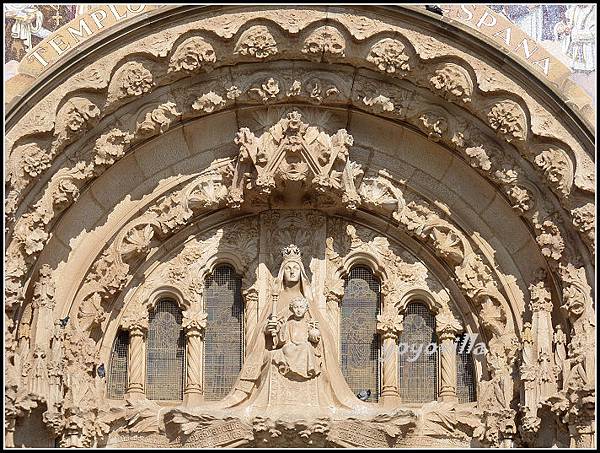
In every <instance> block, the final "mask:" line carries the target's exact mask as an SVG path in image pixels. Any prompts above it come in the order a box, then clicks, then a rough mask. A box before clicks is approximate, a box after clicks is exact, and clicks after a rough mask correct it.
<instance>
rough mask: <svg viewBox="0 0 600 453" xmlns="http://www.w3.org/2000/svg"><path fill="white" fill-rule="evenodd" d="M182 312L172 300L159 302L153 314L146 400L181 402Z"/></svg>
mask: <svg viewBox="0 0 600 453" xmlns="http://www.w3.org/2000/svg"><path fill="white" fill-rule="evenodd" d="M181 323H182V313H181V309H180V308H179V307H178V306H177V304H176V303H175V302H174V301H172V300H168V299H165V300H160V301H159V302H158V303H157V304H156V307H154V310H152V311H151V312H150V318H149V323H148V340H147V343H146V397H147V398H148V399H150V400H182V399H183V378H184V361H185V334H184V331H183V328H182V326H181Z"/></svg>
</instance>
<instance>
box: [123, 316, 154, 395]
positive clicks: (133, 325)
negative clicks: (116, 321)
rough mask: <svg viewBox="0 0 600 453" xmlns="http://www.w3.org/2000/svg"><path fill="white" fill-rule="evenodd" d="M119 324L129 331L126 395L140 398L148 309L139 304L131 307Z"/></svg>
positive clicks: (142, 393) (144, 365)
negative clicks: (134, 307) (133, 307)
mask: <svg viewBox="0 0 600 453" xmlns="http://www.w3.org/2000/svg"><path fill="white" fill-rule="evenodd" d="M121 326H122V327H123V328H124V329H125V330H128V331H129V357H128V367H127V368H128V370H127V371H128V373H127V374H128V386H127V397H128V398H130V399H141V398H144V397H145V383H146V342H145V336H146V333H147V331H148V310H146V308H145V307H140V306H138V307H137V308H136V309H132V310H131V311H130V312H129V313H128V314H127V315H125V316H124V317H123V320H122V322H121Z"/></svg>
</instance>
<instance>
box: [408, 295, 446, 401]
mask: <svg viewBox="0 0 600 453" xmlns="http://www.w3.org/2000/svg"><path fill="white" fill-rule="evenodd" d="M402 324H403V329H402V333H401V334H400V336H399V338H398V354H399V356H398V390H399V391H400V400H401V401H402V402H403V403H426V402H429V401H435V400H436V399H437V393H438V352H437V349H438V348H437V342H436V336H435V317H434V316H433V315H432V313H431V312H430V311H429V309H428V308H427V306H426V305H425V304H423V303H421V302H411V303H409V304H408V305H407V307H406V311H405V313H404V321H403V323H402ZM430 345H434V346H430Z"/></svg>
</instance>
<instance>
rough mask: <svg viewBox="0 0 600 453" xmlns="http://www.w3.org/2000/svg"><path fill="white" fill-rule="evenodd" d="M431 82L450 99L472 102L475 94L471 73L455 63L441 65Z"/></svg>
mask: <svg viewBox="0 0 600 453" xmlns="http://www.w3.org/2000/svg"><path fill="white" fill-rule="evenodd" d="M429 83H430V84H431V86H432V87H433V88H435V89H436V90H440V91H441V92H442V96H444V98H446V99H448V100H453V101H461V102H463V103H466V102H470V101H471V96H472V95H473V82H472V81H471V77H470V76H469V73H468V72H467V71H466V70H465V69H464V68H462V67H460V66H459V65H457V64H454V63H445V64H443V65H439V66H438V67H437V68H436V69H435V71H434V73H433V76H432V77H431V78H430V79H429Z"/></svg>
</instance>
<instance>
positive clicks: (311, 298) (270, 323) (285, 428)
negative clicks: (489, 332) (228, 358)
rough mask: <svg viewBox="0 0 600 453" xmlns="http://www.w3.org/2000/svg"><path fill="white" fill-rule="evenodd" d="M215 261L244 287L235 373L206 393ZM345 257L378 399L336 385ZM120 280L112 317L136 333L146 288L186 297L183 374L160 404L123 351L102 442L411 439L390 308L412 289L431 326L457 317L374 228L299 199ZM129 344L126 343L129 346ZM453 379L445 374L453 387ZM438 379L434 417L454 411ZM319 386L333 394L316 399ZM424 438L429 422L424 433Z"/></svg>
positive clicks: (409, 259) (437, 286)
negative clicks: (367, 305)
mask: <svg viewBox="0 0 600 453" xmlns="http://www.w3.org/2000/svg"><path fill="white" fill-rule="evenodd" d="M236 238H237V239H236ZM234 256H237V260H236V259H234V258H233V257H234ZM223 263H226V265H229V266H231V267H232V269H235V270H236V272H240V274H241V275H242V277H243V279H244V281H245V282H244V284H243V286H245V287H246V288H247V289H246V290H245V292H244V306H243V310H244V315H243V317H244V332H243V337H244V338H245V345H244V346H245V353H244V358H243V364H242V368H241V370H240V372H239V375H238V376H237V379H236V380H235V382H233V383H232V384H231V387H230V388H229V389H228V392H227V394H226V395H224V396H223V397H221V398H219V399H215V398H212V397H211V396H210V395H207V394H206V392H207V391H209V390H208V388H206V387H203V385H202V383H203V382H206V377H204V378H203V374H204V373H207V372H208V366H207V364H206V354H207V351H208V350H209V349H208V346H209V345H207V344H206V343H205V342H207V341H210V339H209V337H208V336H207V335H206V332H207V331H208V330H209V329H211V328H213V326H211V322H218V321H213V320H211V319H210V318H209V317H208V316H207V313H206V311H207V310H208V306H207V305H206V301H207V299H206V293H207V287H206V286H205V285H203V284H202V283H201V282H203V281H207V280H205V277H207V276H211V275H213V274H214V272H215V269H219V266H221V265H223ZM356 265H362V266H370V267H371V268H372V269H373V271H374V272H375V275H377V276H378V278H380V279H381V282H382V287H381V288H382V291H381V294H382V298H383V305H382V310H381V312H380V313H379V315H377V314H374V316H373V319H372V325H373V326H374V327H375V326H376V328H375V334H376V335H378V337H380V342H378V343H377V347H378V348H380V355H379V359H378V360H380V362H381V367H380V368H377V371H376V372H377V376H376V380H379V381H381V386H380V388H378V389H375V388H374V389H373V392H377V393H378V396H379V398H378V399H379V402H368V401H367V402H365V401H363V397H362V395H360V394H358V393H357V392H356V391H355V390H354V389H351V388H350V387H348V384H347V383H346V377H345V374H344V373H345V372H344V371H343V370H342V369H341V368H340V362H339V358H340V356H339V352H340V348H341V344H342V342H343V341H342V339H341V337H340V317H341V316H342V312H341V311H340V304H343V300H342V299H343V296H344V291H345V290H346V288H345V287H344V284H343V277H344V274H347V273H348V272H349V271H350V269H351V268H353V267H354V266H356ZM209 280H210V279H209ZM194 282H196V283H194ZM125 292H126V293H127V294H126V295H125V299H124V304H125V307H126V308H125V313H126V315H125V316H124V317H123V319H122V321H121V322H120V324H122V326H123V327H124V328H128V329H129V328H130V327H131V326H134V328H135V329H138V330H139V331H140V332H141V334H140V335H138V336H137V337H136V338H139V339H140V340H139V341H144V338H145V337H144V336H145V335H146V333H145V332H146V329H147V327H146V324H144V322H147V321H144V322H142V323H140V322H139V321H131V320H132V319H133V318H135V314H138V316H137V317H138V318H139V313H146V312H147V310H148V308H151V307H152V306H153V304H154V303H155V302H153V301H157V300H159V299H160V297H159V296H158V295H160V294H162V295H164V294H168V293H170V294H171V295H172V296H173V297H174V298H181V297H183V298H184V299H185V300H186V302H184V303H183V304H182V305H183V311H182V316H183V323H182V324H183V328H184V329H185V332H186V356H187V361H186V364H185V366H186V370H185V371H184V374H185V376H186V378H185V387H184V397H183V399H182V401H181V402H180V403H179V404H175V407H173V404H170V405H167V406H165V404H164V403H162V402H161V401H157V400H156V399H155V398H153V397H152V396H151V395H149V394H147V392H146V389H145V388H144V386H143V382H145V380H144V377H143V376H142V374H141V373H144V372H145V370H144V368H143V367H141V368H140V367H139V366H138V367H136V366H135V364H134V363H130V364H129V369H130V370H132V371H131V372H132V373H134V374H135V376H133V378H132V377H131V376H130V379H129V385H130V391H129V393H128V394H126V395H125V396H124V399H123V400H122V401H121V402H119V401H116V400H112V401H111V406H112V409H111V411H110V413H109V414H105V416H106V419H107V420H109V422H108V424H109V425H111V426H114V431H111V433H110V435H109V436H108V437H107V439H106V446H110V447H126V446H144V445H148V446H149V445H151V444H152V445H161V446H165V447H167V446H168V447H216V446H262V445H266V446H290V445H296V446H309V445H311V446H338V447H339V446H346V447H358V446H370V447H390V446H403V445H411V444H412V442H413V440H411V439H412V437H411V436H413V434H412V433H414V432H416V431H415V430H418V429H419V428H418V423H420V422H419V414H420V411H421V409H420V407H417V406H414V405H413V406H412V407H410V408H409V407H406V406H405V405H404V404H403V403H402V401H401V400H400V399H399V397H398V375H397V373H398V371H397V368H398V362H397V360H398V358H397V355H398V349H397V339H398V335H399V334H400V332H401V331H402V320H403V310H404V309H405V307H406V305H407V304H408V303H409V301H410V300H413V299H414V297H415V295H418V297H420V298H421V299H422V298H426V299H427V301H428V303H430V304H431V306H432V308H433V309H434V311H435V313H436V316H437V319H438V320H439V323H440V324H442V325H444V326H446V327H441V329H442V330H443V329H445V328H447V326H448V325H452V326H453V329H454V330H456V331H460V330H461V329H462V328H463V325H462V322H461V321H459V320H458V318H460V314H459V311H458V310H457V309H456V307H455V306H454V305H453V303H451V302H450V297H449V293H448V291H447V290H446V289H445V288H444V287H443V286H442V285H441V283H440V280H439V279H438V277H437V276H436V275H435V274H434V273H432V272H431V271H430V270H428V267H427V266H426V265H425V264H424V263H423V262H422V261H420V260H419V259H418V258H416V257H415V256H414V255H413V254H412V252H410V251H409V250H408V249H405V248H403V246H401V245H400V244H399V243H397V242H396V240H395V239H394V240H392V239H391V238H390V239H388V238H386V237H385V236H382V235H381V234H379V233H377V231H376V230H373V229H370V228H366V227H363V226H359V225H354V224H353V222H352V221H349V220H345V219H341V218H334V217H331V216H328V215H326V214H324V213H322V212H320V211H317V210H310V209H308V210H301V211H297V210H285V209H279V210H267V211H264V212H262V213H260V214H258V215H254V216H251V217H247V218H245V219H241V220H235V219H232V220H231V221H230V222H228V223H227V224H226V225H224V226H223V227H219V228H218V229H211V230H208V231H206V232H205V233H201V234H199V235H197V236H196V237H192V238H188V239H187V240H186V242H185V244H183V245H182V246H180V247H178V248H176V249H175V250H174V251H173V252H171V253H170V255H169V257H164V258H162V259H161V263H160V265H158V266H157V267H155V268H154V270H153V271H152V272H151V273H149V274H147V276H146V279H145V281H144V283H143V284H142V285H141V286H138V287H136V286H133V287H131V289H127V288H126V289H125ZM144 301H147V302H144ZM140 303H141V305H140ZM136 319H137V318H136ZM216 328H218V326H216ZM472 328H473V327H472ZM475 328H476V327H475ZM303 332H304V333H303ZM303 335H307V336H306V338H304V337H303ZM290 338H294V340H293V342H290V341H291V340H290ZM302 338H304V339H302ZM139 341H138V343H139ZM196 342H197V343H198V344H196ZM203 343H204V346H202V345H203ZM292 345H295V346H292ZM302 345H304V346H302ZM130 348H138V349H140V348H141V349H143V347H141V346H140V345H137V346H135V345H133V344H130ZM140 354H142V353H141V352H137V353H134V352H133V351H132V353H131V354H130V357H131V358H134V357H136V356H139V355H140ZM138 359H139V357H138ZM452 360H454V361H456V360H457V358H456V355H454V356H453V358H452V359H450V362H452ZM441 363H442V365H441V366H442V367H446V368H449V369H450V370H455V368H452V366H451V365H448V364H446V365H444V363H445V362H443V361H442V362H441ZM455 366H456V365H454V367H455ZM446 368H444V369H446ZM146 372H147V370H146ZM447 374H448V373H447V372H446V375H447ZM443 379H446V378H443ZM454 382H455V378H454ZM328 386H333V387H328ZM455 388H456V384H455V383H454V388H453V389H454V394H456V391H455ZM442 390H443V389H442V387H441V386H440V389H439V391H438V390H436V394H437V395H436V401H437V402H435V404H439V407H438V406H435V407H434V410H435V411H438V412H436V417H437V416H441V415H440V414H441V413H446V412H448V411H450V412H449V413H452V411H459V410H464V409H459V408H460V407H463V406H464V405H461V404H459V403H458V401H457V400H456V398H454V399H452V398H450V399H448V398H446V396H445V394H444V392H443V391H442ZM331 392H333V395H335V396H334V399H333V400H331V401H330V402H327V398H331V396H327V395H332V393H331ZM446 393H447V389H446ZM134 396H135V397H134ZM334 406H335V407H336V409H335V410H332V408H333V407H334ZM427 407H429V406H427ZM465 407H470V408H472V404H470V403H469V404H467V405H466V406H465ZM428 410H429V411H431V408H429V409H428ZM440 411H441V412H440ZM357 414H362V415H361V416H358V417H357ZM471 416H472V417H475V416H474V415H473V414H471ZM461 417H462V415H461ZM461 420H462V419H461ZM428 423H430V424H431V423H434V424H435V422H431V421H428ZM469 423H471V424H473V423H474V422H473V421H472V420H471V421H469ZM453 429H454V428H453ZM451 431H452V430H451ZM458 432H460V429H459V430H458V431H456V432H454V434H451V435H450V437H452V436H454V437H455V438H456V439H455V441H458V440H457V439H458V438H460V436H463V437H464V436H465V434H464V433H462V434H460V435H459V434H457V433H458ZM219 433H224V434H223V435H221V434H219ZM225 433H227V434H226V435H225ZM435 436H439V433H438V434H436V435H434V437H432V438H431V439H430V440H431V441H432V442H434V441H435V439H436V437H435ZM457 436H458V437H457ZM461 442H462V441H461Z"/></svg>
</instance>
